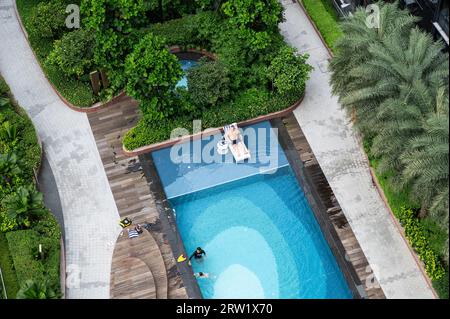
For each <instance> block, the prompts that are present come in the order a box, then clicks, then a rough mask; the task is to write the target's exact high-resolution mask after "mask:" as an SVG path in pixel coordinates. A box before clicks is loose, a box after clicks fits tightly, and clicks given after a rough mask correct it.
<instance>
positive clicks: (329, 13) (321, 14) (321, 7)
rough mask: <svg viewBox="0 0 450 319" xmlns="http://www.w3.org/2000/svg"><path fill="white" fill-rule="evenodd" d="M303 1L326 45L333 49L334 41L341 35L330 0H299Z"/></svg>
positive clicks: (336, 16)
mask: <svg viewBox="0 0 450 319" xmlns="http://www.w3.org/2000/svg"><path fill="white" fill-rule="evenodd" d="M299 1H301V2H302V3H303V5H304V7H305V9H306V11H307V12H308V15H309V16H310V17H311V19H312V20H313V21H314V24H315V25H316V27H317V29H319V31H320V34H321V35H322V37H323V39H324V40H325V42H326V44H327V45H328V47H329V48H330V49H331V50H333V49H334V44H335V42H336V41H337V40H338V39H339V38H340V37H342V29H341V26H340V25H339V23H338V22H339V18H338V15H337V13H336V9H334V7H333V5H332V4H331V0H299Z"/></svg>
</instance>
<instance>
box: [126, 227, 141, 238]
mask: <svg viewBox="0 0 450 319" xmlns="http://www.w3.org/2000/svg"><path fill="white" fill-rule="evenodd" d="M134 237H139V234H138V232H137V231H136V230H134V229H133V230H130V231H129V232H128V238H134Z"/></svg>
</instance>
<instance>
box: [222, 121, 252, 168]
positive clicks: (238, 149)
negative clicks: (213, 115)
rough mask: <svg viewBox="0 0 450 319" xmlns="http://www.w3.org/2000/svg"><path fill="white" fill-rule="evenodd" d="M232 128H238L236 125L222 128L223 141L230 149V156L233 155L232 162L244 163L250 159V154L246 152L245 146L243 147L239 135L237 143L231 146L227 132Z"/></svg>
mask: <svg viewBox="0 0 450 319" xmlns="http://www.w3.org/2000/svg"><path fill="white" fill-rule="evenodd" d="M233 126H234V127H236V128H238V126H237V124H236V123H233V124H231V125H226V126H224V127H223V130H224V132H225V135H224V138H225V141H226V142H227V143H228V148H229V149H230V151H231V154H233V157H234V160H235V161H236V163H239V162H243V161H245V160H246V159H250V158H251V154H250V151H249V150H248V148H247V146H246V145H245V143H244V141H243V139H242V135H241V134H239V138H238V140H237V143H236V144H234V145H233V142H232V141H231V139H230V138H229V137H228V131H229V130H230V129H231V128H232V127H233Z"/></svg>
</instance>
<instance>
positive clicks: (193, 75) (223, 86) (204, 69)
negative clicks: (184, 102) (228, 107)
mask: <svg viewBox="0 0 450 319" xmlns="http://www.w3.org/2000/svg"><path fill="white" fill-rule="evenodd" d="M187 79H188V87H189V93H190V95H191V99H192V101H193V102H194V103H195V104H196V105H198V106H200V107H209V106H214V105H216V104H217V102H218V101H221V100H224V99H226V98H227V97H228V95H229V93H230V90H229V85H230V79H229V77H228V70H227V69H226V68H225V66H224V65H223V64H222V63H220V62H218V61H208V60H203V61H200V63H199V65H198V66H196V67H194V68H192V69H190V70H189V71H188V75H187Z"/></svg>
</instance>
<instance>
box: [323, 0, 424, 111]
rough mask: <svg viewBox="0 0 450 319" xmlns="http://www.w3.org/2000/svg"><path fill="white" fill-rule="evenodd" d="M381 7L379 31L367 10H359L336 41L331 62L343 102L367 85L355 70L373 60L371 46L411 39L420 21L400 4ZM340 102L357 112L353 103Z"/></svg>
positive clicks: (333, 80) (335, 87)
mask: <svg viewBox="0 0 450 319" xmlns="http://www.w3.org/2000/svg"><path fill="white" fill-rule="evenodd" d="M377 5H378V7H379V8H380V12H379V27H378V28H370V27H368V25H367V23H366V22H367V18H368V13H366V11H365V9H364V8H360V9H358V10H357V11H356V12H355V14H354V15H353V17H352V18H350V19H347V20H345V21H344V22H343V23H342V24H341V26H342V30H343V31H344V36H343V37H341V38H340V39H339V40H338V41H337V42H336V45H335V49H336V55H335V56H334V58H333V60H332V61H331V63H330V70H331V71H332V73H331V85H332V89H333V94H335V95H338V96H339V97H340V100H341V98H342V97H345V96H346V95H347V93H348V92H349V91H354V90H356V89H359V88H360V87H361V86H363V87H364V86H366V85H367V80H366V79H360V78H359V77H358V76H353V75H352V74H351V71H352V70H353V69H354V68H356V67H358V66H361V65H365V64H366V62H367V61H369V60H371V58H372V56H371V54H370V52H369V50H368V49H369V46H370V45H371V44H374V43H381V42H382V41H384V40H385V39H386V38H389V37H391V36H393V35H399V36H401V37H402V36H407V34H408V33H409V30H410V29H411V28H412V27H413V26H414V24H415V23H416V22H417V21H418V18H417V17H414V16H412V15H411V14H409V12H408V11H407V10H400V9H399V7H398V3H397V2H395V3H392V4H387V3H384V2H378V3H377ZM340 102H341V104H342V105H343V106H344V107H346V108H347V109H348V110H353V107H354V105H352V104H351V103H343V101H340Z"/></svg>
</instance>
